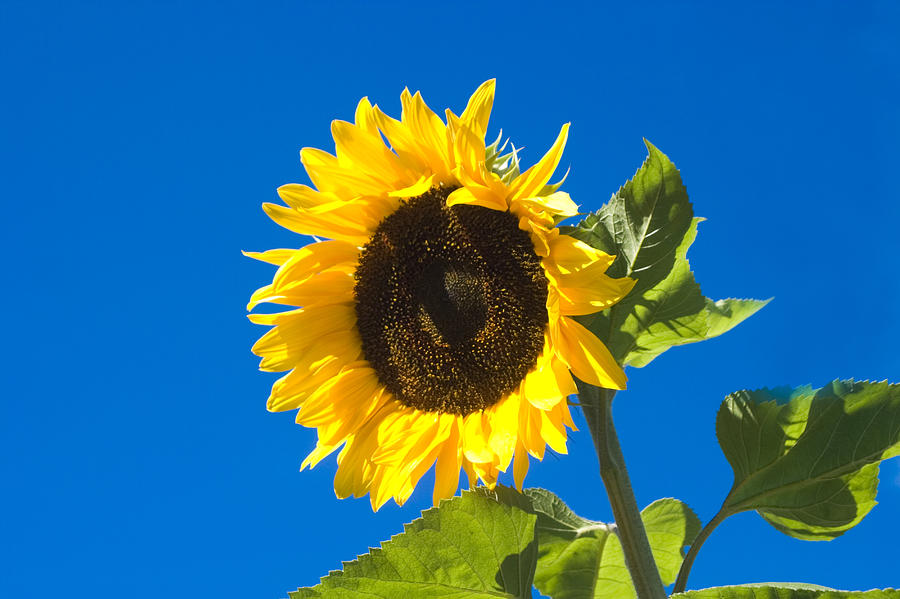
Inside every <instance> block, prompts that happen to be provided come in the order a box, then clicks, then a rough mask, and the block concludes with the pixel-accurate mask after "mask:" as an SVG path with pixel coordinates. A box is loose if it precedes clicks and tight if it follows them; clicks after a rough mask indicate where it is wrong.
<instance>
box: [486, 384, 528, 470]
mask: <svg viewBox="0 0 900 599" xmlns="http://www.w3.org/2000/svg"><path fill="white" fill-rule="evenodd" d="M520 402H521V398H520V396H519V393H518V392H512V393H509V394H508V395H507V396H506V397H504V398H503V399H501V400H500V401H499V402H497V403H496V404H495V405H494V406H492V407H491V408H490V409H489V410H485V414H487V415H488V419H489V421H490V431H491V433H490V441H489V443H488V445H489V446H490V448H491V451H492V452H493V454H494V455H495V456H496V461H497V466H496V467H497V469H498V470H500V471H501V472H506V468H507V466H509V462H510V460H511V459H512V457H513V453H514V451H515V449H516V439H517V438H518V430H519V404H520Z"/></svg>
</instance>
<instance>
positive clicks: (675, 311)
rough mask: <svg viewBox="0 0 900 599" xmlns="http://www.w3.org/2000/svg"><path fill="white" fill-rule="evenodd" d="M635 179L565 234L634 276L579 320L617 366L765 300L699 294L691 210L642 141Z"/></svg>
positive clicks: (665, 163)
mask: <svg viewBox="0 0 900 599" xmlns="http://www.w3.org/2000/svg"><path fill="white" fill-rule="evenodd" d="M647 149H648V151H649V156H648V157H647V160H646V161H645V162H644V164H643V165H642V166H641V168H640V169H639V170H638V171H637V173H636V174H635V176H634V178H633V179H632V180H631V181H629V182H627V183H626V184H625V185H624V186H623V187H622V188H621V189H620V190H619V191H618V192H617V193H616V194H615V195H614V196H613V197H612V199H611V200H610V201H609V202H608V203H607V204H606V205H604V206H603V207H602V208H601V209H600V210H599V211H597V212H596V213H594V214H590V215H588V216H587V217H586V218H585V219H584V220H583V221H582V222H581V223H579V224H578V225H577V226H575V227H573V228H570V229H567V230H566V232H567V233H568V234H570V235H573V236H574V237H577V238H579V239H581V240H582V241H584V242H586V243H588V244H590V245H592V246H594V247H597V248H599V249H602V250H603V251H605V252H607V253H610V254H613V255H615V256H616V261H615V262H614V263H613V265H612V266H611V267H610V269H609V271H608V274H610V275H611V276H614V277H619V276H630V277H632V278H634V279H636V281H637V282H636V284H635V287H634V289H633V290H632V292H631V293H630V294H629V295H628V296H627V297H626V298H625V299H623V300H622V301H620V302H619V303H618V304H616V305H614V306H613V307H611V308H610V309H608V310H605V311H603V312H599V313H597V314H593V315H590V316H585V317H582V318H580V320H581V322H582V323H584V324H585V326H587V327H588V328H589V329H590V330H591V331H592V332H593V333H594V334H595V335H597V336H598V337H599V338H600V339H601V340H602V341H603V342H604V343H605V344H606V346H607V347H608V348H609V349H610V351H611V352H612V354H613V356H614V357H615V358H616V360H618V362H619V363H620V364H623V365H630V366H636V367H642V366H646V365H647V364H649V363H650V362H651V361H652V360H653V359H654V358H656V357H657V356H658V355H659V354H661V353H662V352H664V351H666V350H667V349H669V348H670V347H674V346H676V345H684V344H687V343H695V342H697V341H703V340H705V339H710V338H712V337H716V336H718V335H721V334H722V333H724V332H726V331H728V330H729V329H731V328H733V327H734V326H736V325H738V324H739V323H740V322H742V321H743V320H745V319H746V318H748V317H750V316H751V315H753V314H754V313H755V312H756V311H758V310H759V309H760V308H762V307H763V306H764V305H765V304H766V303H767V301H761V300H746V299H725V300H719V301H713V300H711V299H709V298H706V297H704V296H703V293H702V292H701V291H700V286H699V285H698V284H697V281H696V280H695V279H694V274H693V273H692V272H691V267H690V264H689V263H688V260H687V251H688V248H689V247H690V246H691V244H692V243H693V242H694V239H695V238H696V236H697V224H698V223H699V222H700V221H701V220H703V219H701V218H695V217H694V216H693V208H692V207H691V203H690V201H689V200H688V197H687V192H686V191H685V188H684V185H683V184H682V182H681V176H680V175H679V173H678V170H677V169H676V168H675V165H674V164H672V162H671V161H670V160H669V159H668V157H667V156H666V155H665V154H663V153H662V152H660V151H659V150H657V149H656V148H655V147H654V146H653V145H651V144H650V143H649V142H647Z"/></svg>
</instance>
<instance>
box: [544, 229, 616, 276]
mask: <svg viewBox="0 0 900 599" xmlns="http://www.w3.org/2000/svg"><path fill="white" fill-rule="evenodd" d="M614 260H615V256H610V255H609V254H607V253H606V252H603V251H600V250H598V249H596V248H593V247H591V246H589V245H588V244H586V243H584V242H583V241H579V240H577V239H575V238H574V237H570V236H569V235H559V236H558V237H556V238H554V239H553V240H552V241H551V242H550V255H549V257H548V258H546V259H545V263H547V262H549V263H550V266H551V267H552V268H554V269H556V271H557V272H559V273H562V274H565V273H570V272H575V271H577V270H581V269H582V268H585V267H587V266H590V265H592V264H595V263H596V264H601V265H602V266H601V268H602V269H603V272H606V269H607V268H609V267H610V266H611V265H612V263H613V261H614Z"/></svg>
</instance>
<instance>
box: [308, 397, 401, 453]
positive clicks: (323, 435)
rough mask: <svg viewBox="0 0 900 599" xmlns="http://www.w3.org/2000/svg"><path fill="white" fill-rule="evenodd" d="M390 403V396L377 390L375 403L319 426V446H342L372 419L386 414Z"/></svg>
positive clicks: (345, 412) (365, 403) (351, 410)
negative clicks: (385, 411)
mask: <svg viewBox="0 0 900 599" xmlns="http://www.w3.org/2000/svg"><path fill="white" fill-rule="evenodd" d="M390 401H391V400H390V397H389V395H388V394H386V393H383V392H382V390H381V389H378V390H376V392H375V399H374V401H371V402H368V401H367V402H364V404H363V406H355V407H354V408H353V409H349V410H346V411H344V415H343V417H341V418H336V419H335V420H333V421H332V422H328V423H325V424H320V425H319V426H318V435H319V444H320V445H334V446H337V445H340V444H341V443H342V442H343V441H345V440H346V439H347V437H349V436H351V435H353V434H355V433H356V432H357V431H358V430H359V429H360V428H361V427H362V426H363V424H364V423H366V421H368V420H369V419H370V418H377V417H379V414H383V413H384V410H387V409H389V407H388V403H389V402H390ZM381 417H383V416H381Z"/></svg>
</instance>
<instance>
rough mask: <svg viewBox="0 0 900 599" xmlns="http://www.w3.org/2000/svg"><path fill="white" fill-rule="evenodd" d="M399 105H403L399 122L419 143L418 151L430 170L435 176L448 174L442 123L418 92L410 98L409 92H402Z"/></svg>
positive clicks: (444, 131) (446, 149)
mask: <svg viewBox="0 0 900 599" xmlns="http://www.w3.org/2000/svg"><path fill="white" fill-rule="evenodd" d="M400 103H401V104H402V105H403V108H402V111H401V115H400V120H401V121H402V122H403V123H404V124H405V125H406V126H407V127H409V129H410V131H411V132H412V134H413V135H414V136H415V138H416V139H417V140H418V141H419V149H420V150H421V151H423V152H424V155H425V156H426V157H427V158H428V162H429V165H430V166H431V170H432V171H433V172H435V173H436V174H444V173H448V172H449V171H450V168H451V165H450V160H449V154H448V149H449V148H448V140H447V127H446V126H445V125H444V122H443V121H441V118H440V117H439V116H438V115H436V114H435V113H434V112H433V111H432V110H431V109H430V108H428V106H427V105H426V104H425V100H423V99H422V94H420V93H419V92H416V94H415V95H413V96H411V95H410V93H409V90H403V93H402V94H401V95H400Z"/></svg>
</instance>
